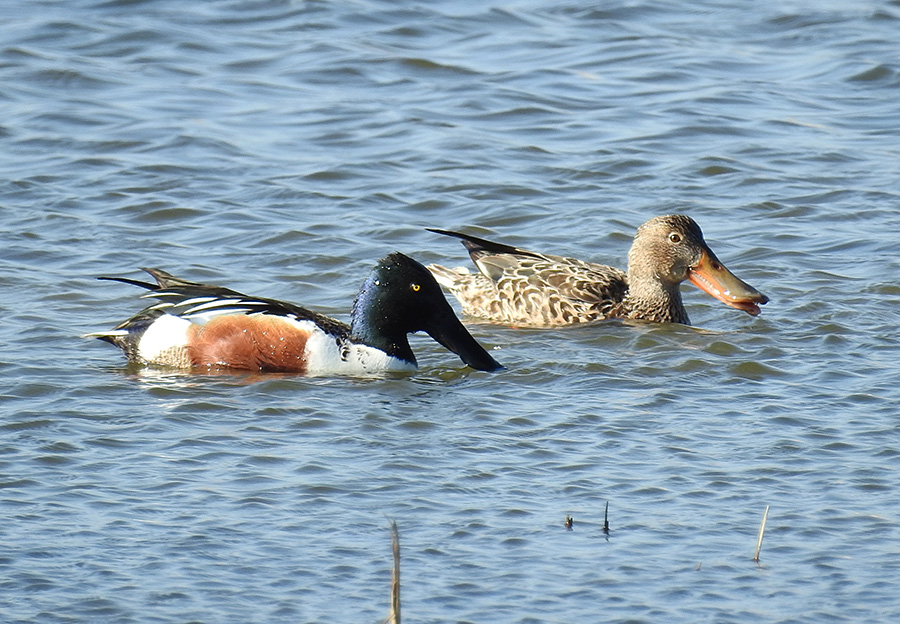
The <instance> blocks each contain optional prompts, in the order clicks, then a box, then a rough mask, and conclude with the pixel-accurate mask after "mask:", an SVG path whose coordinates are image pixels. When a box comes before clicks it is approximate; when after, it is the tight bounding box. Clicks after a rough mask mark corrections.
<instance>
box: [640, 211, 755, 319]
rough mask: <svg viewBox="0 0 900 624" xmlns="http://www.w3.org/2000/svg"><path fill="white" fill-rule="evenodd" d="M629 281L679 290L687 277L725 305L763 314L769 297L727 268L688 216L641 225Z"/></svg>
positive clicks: (672, 216)
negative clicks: (652, 283)
mask: <svg viewBox="0 0 900 624" xmlns="http://www.w3.org/2000/svg"><path fill="white" fill-rule="evenodd" d="M628 275H629V284H630V286H631V288H632V289H634V288H635V287H636V286H638V284H636V283H635V282H641V281H645V282H653V281H655V282H657V283H658V284H659V285H660V286H662V288H663V289H664V290H666V291H668V292H675V291H676V290H677V288H678V285H679V284H680V283H681V282H683V281H684V280H690V281H691V282H692V283H693V284H694V285H695V286H697V287H698V288H700V289H701V290H703V291H705V292H707V293H708V294H710V295H712V296H713V297H715V298H716V299H718V300H719V301H721V302H722V303H724V304H725V305H728V306H731V307H732V308H737V309H738V310H743V311H744V312H746V313H747V314H750V315H752V316H756V315H757V314H759V311H760V310H759V306H760V305H763V304H765V303H766V302H768V301H769V298H768V297H766V296H765V295H764V294H762V293H761V292H759V291H758V290H756V289H755V288H753V287H752V286H751V285H750V284H748V283H746V282H744V281H743V280H741V279H740V278H738V277H737V276H736V275H735V274H734V273H732V272H731V271H729V270H728V269H727V268H725V265H724V264H722V263H721V262H720V261H719V259H718V258H717V257H716V254H715V253H713V251H712V250H711V249H710V248H709V246H708V245H707V244H706V241H705V240H703V232H702V231H700V226H699V225H697V222H696V221H694V220H693V219H691V218H690V217H688V216H685V215H665V216H661V217H654V218H652V219H650V220H649V221H647V222H646V223H644V224H643V225H642V226H641V227H639V228H638V231H637V234H636V235H635V237H634V244H633V245H632V246H631V251H629V253H628Z"/></svg>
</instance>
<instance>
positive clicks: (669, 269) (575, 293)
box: [428, 215, 769, 327]
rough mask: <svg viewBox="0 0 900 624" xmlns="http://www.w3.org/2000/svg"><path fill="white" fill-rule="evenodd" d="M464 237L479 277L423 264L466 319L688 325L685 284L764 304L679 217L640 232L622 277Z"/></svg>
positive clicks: (741, 302)
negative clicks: (625, 320)
mask: <svg viewBox="0 0 900 624" xmlns="http://www.w3.org/2000/svg"><path fill="white" fill-rule="evenodd" d="M429 230H430V231H432V232H436V233H438V234H445V235H447V236H455V237H456V238H460V239H462V243H463V245H465V247H466V249H468V250H469V255H470V256H471V257H472V261H473V262H474V263H475V266H476V267H478V270H479V271H480V272H479V273H475V274H472V273H469V271H468V269H466V268H464V267H458V268H454V269H450V268H446V267H442V266H439V265H431V266H429V267H428V268H429V270H430V271H431V272H432V273H433V274H434V276H435V277H436V278H437V281H438V282H439V283H441V284H442V285H443V286H445V287H446V288H447V289H448V290H449V291H450V292H451V293H453V295H454V296H455V297H456V298H457V299H459V301H460V303H461V304H462V307H463V312H465V313H466V314H469V315H472V316H477V317H481V318H484V319H487V320H490V321H495V322H498V323H506V324H510V325H519V326H528V327H552V326H558V325H570V324H574V323H586V322H588V321H595V320H600V319H606V318H630V319H642V320H646V321H656V322H661V323H666V322H668V323H684V324H685V325H689V324H690V320H689V319H688V314H687V310H685V309H684V305H683V304H682V302H681V291H680V288H679V286H680V284H681V282H683V281H684V280H686V279H689V280H691V282H693V283H694V284H695V285H697V286H698V287H700V288H701V289H702V290H704V291H706V292H707V293H709V294H710V295H712V296H713V297H715V298H716V299H718V300H719V301H722V302H723V303H725V304H726V305H729V306H731V307H732V308H737V309H738V310H743V311H744V312H746V313H747V314H750V315H752V316H756V315H757V314H759V304H764V303H766V302H767V301H768V300H769V298H768V297H766V296H765V295H763V294H762V293H760V292H758V291H757V290H756V289H755V288H753V287H752V286H750V285H749V284H747V283H745V282H743V281H741V280H740V279H738V278H737V276H735V275H734V274H733V273H731V271H729V270H728V269H726V268H725V266H724V265H723V264H722V263H721V262H719V259H718V258H716V255H715V254H714V253H713V252H712V250H711V249H710V248H709V246H708V245H707V244H706V241H704V240H703V233H702V232H701V231H700V226H699V225H697V223H696V222H695V221H694V220H693V219H691V218H690V217H687V216H684V215H667V216H662V217H655V218H653V219H650V220H649V221H647V222H646V223H645V224H644V225H642V226H641V227H639V228H638V231H637V234H636V235H635V237H634V243H633V244H632V245H631V250H630V251H629V252H628V273H627V274H626V273H625V272H624V271H621V270H619V269H616V268H613V267H610V266H606V265H602V264H593V263H591V262H583V261H581V260H575V259H572V258H563V257H560V256H549V255H545V254H541V253H535V252H532V251H526V250H524V249H518V248H516V247H510V246H509V245H503V244H500V243H492V242H490V241H486V240H484V239H481V238H476V237H474V236H468V235H466V234H460V233H458V232H449V231H447V230H434V229H431V228H429Z"/></svg>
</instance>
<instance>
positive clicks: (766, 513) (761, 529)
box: [753, 505, 769, 563]
mask: <svg viewBox="0 0 900 624" xmlns="http://www.w3.org/2000/svg"><path fill="white" fill-rule="evenodd" d="M768 517H769V506H768V505H766V510H765V511H764V512H763V519H762V524H760V525H759V537H757V538H756V556H755V557H753V561H755V562H756V563H759V550H760V549H761V548H762V540H763V534H764V533H765V532H766V519H768Z"/></svg>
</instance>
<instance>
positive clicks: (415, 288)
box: [412, 284, 422, 292]
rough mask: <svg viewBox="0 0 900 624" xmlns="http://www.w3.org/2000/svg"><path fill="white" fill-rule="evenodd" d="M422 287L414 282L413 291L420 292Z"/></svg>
mask: <svg viewBox="0 0 900 624" xmlns="http://www.w3.org/2000/svg"><path fill="white" fill-rule="evenodd" d="M420 288H422V287H421V286H419V285H418V284H413V285H412V289H413V292H419V289H420Z"/></svg>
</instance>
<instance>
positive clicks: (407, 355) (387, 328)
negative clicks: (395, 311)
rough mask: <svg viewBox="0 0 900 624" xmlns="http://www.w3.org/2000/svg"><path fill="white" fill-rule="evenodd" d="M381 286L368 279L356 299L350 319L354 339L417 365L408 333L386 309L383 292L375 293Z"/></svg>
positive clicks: (351, 335)
mask: <svg viewBox="0 0 900 624" xmlns="http://www.w3.org/2000/svg"><path fill="white" fill-rule="evenodd" d="M377 287H378V285H377V284H376V283H371V284H370V280H367V281H366V283H365V284H363V287H362V290H360V291H359V294H358V295H357V296H356V300H355V301H354V302H353V312H352V313H351V317H350V339H351V340H353V341H354V342H358V343H361V344H364V345H367V346H369V347H374V348H376V349H378V350H380V351H384V352H385V353H387V354H388V355H389V356H391V357H395V358H398V359H400V360H403V361H405V362H409V363H410V364H412V365H413V366H415V365H416V364H417V363H416V356H415V355H414V354H413V352H412V348H411V347H410V346H409V339H408V338H407V333H406V331H404V330H403V329H401V328H398V327H397V326H396V324H395V323H394V322H393V321H394V315H392V314H391V313H390V312H388V311H386V310H384V309H382V306H381V301H380V300H379V298H378V294H380V293H377V292H376V291H375V290H374V289H375V288H377Z"/></svg>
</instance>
